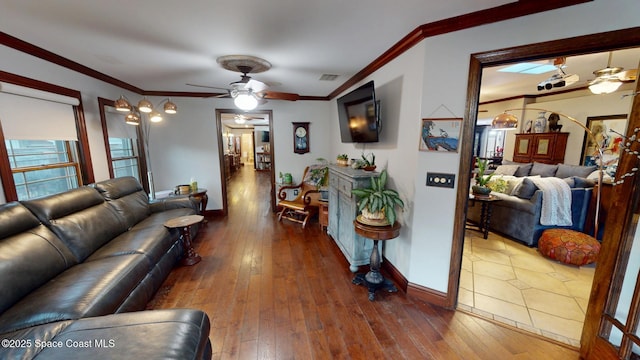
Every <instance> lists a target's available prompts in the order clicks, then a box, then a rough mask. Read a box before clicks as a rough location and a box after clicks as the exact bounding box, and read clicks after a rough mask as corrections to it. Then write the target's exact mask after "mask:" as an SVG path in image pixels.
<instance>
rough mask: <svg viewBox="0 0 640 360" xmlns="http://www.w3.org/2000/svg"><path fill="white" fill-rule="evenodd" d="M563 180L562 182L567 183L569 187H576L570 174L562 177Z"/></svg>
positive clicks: (574, 180)
mask: <svg viewBox="0 0 640 360" xmlns="http://www.w3.org/2000/svg"><path fill="white" fill-rule="evenodd" d="M562 180H564V182H566V183H567V185H569V188H571V189H573V188H575V187H576V179H575V178H574V177H573V176H572V177H568V178H564V179H562Z"/></svg>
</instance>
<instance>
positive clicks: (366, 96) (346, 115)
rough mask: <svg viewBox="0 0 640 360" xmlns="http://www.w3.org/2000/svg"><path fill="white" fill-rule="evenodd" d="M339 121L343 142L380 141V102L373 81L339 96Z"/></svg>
mask: <svg viewBox="0 0 640 360" xmlns="http://www.w3.org/2000/svg"><path fill="white" fill-rule="evenodd" d="M337 103H338V123H339V125H340V139H341V140H342V142H343V143H369V142H378V134H379V131H380V102H379V101H376V92H375V87H374V84H373V81H369V82H368V83H366V84H364V85H362V86H360V87H359V88H357V89H355V90H353V91H351V92H350V93H348V94H346V95H344V96H342V97H340V98H338V100H337Z"/></svg>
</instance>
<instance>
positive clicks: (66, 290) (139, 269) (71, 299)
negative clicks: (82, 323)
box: [0, 254, 151, 334]
mask: <svg viewBox="0 0 640 360" xmlns="http://www.w3.org/2000/svg"><path fill="white" fill-rule="evenodd" d="M150 266H151V264H150V263H149V260H148V258H147V257H145V256H144V255H141V254H131V255H121V256H113V257H108V258H104V259H99V260H96V261H90V262H86V263H82V264H78V265H75V266H73V267H71V268H69V269H67V270H66V271H64V272H63V273H61V274H60V275H58V276H57V277H55V278H53V279H52V280H51V281H49V282H47V283H45V284H44V285H42V286H40V287H39V288H37V289H36V290H34V291H33V292H31V293H30V294H29V295H27V296H25V297H24V298H22V299H21V300H20V301H19V302H17V303H16V304H15V305H13V306H12V307H11V308H9V309H7V311H5V312H4V313H3V314H2V315H0V334H1V333H5V332H9V331H14V330H18V329H23V328H27V327H30V326H34V325H40V324H46V323H50V322H55V321H61V320H71V319H79V318H83V317H90V316H99V315H107V314H112V313H115V312H116V311H117V309H118V308H119V307H120V305H121V304H122V302H123V301H124V300H125V299H126V298H127V296H128V295H129V294H130V293H131V292H132V291H133V290H134V289H135V288H136V286H137V285H138V284H139V283H140V282H141V281H142V280H143V279H144V278H145V276H147V274H148V272H149V268H150Z"/></svg>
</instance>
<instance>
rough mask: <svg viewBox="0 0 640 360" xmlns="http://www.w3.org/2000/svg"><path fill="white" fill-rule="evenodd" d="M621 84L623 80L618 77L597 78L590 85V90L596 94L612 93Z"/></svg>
mask: <svg viewBox="0 0 640 360" xmlns="http://www.w3.org/2000/svg"><path fill="white" fill-rule="evenodd" d="M621 85H622V82H621V81H620V80H618V79H596V80H594V81H593V82H592V83H591V85H589V90H590V91H591V92H592V93H594V94H596V95H600V94H611V93H612V92H615V91H616V90H618V88H619V87H620V86H621Z"/></svg>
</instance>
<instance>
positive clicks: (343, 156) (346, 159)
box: [336, 154, 349, 166]
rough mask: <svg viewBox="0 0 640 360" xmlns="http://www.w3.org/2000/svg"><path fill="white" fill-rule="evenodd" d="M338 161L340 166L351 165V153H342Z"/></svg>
mask: <svg viewBox="0 0 640 360" xmlns="http://www.w3.org/2000/svg"><path fill="white" fill-rule="evenodd" d="M336 163H337V164H338V165H340V166H347V165H349V155H347V154H340V155H338V156H337V157H336Z"/></svg>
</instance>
